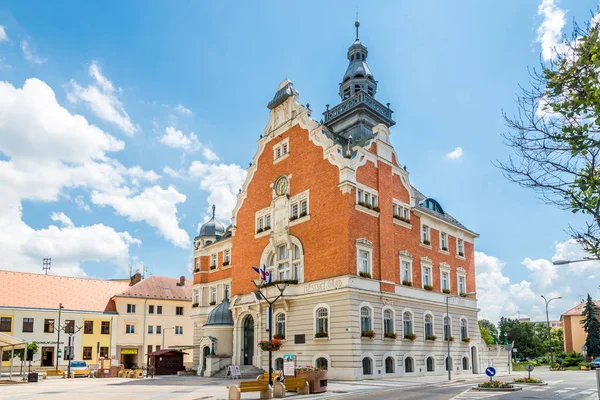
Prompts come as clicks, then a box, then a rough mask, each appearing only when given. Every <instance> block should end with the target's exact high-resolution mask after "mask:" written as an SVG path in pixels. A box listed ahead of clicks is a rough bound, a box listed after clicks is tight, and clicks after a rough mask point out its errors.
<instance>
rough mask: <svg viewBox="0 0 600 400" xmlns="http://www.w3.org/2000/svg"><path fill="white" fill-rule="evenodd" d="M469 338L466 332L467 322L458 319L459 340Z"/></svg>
mask: <svg viewBox="0 0 600 400" xmlns="http://www.w3.org/2000/svg"><path fill="white" fill-rule="evenodd" d="M468 337H469V331H468V330H467V320H466V319H464V318H461V319H460V340H465V339H466V338H468Z"/></svg>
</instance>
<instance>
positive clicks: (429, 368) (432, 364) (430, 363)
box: [427, 357, 435, 372]
mask: <svg viewBox="0 0 600 400" xmlns="http://www.w3.org/2000/svg"><path fill="white" fill-rule="evenodd" d="M433 371H435V360H434V359H433V357H427V372H433Z"/></svg>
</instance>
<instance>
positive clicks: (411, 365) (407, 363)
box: [404, 357, 415, 372]
mask: <svg viewBox="0 0 600 400" xmlns="http://www.w3.org/2000/svg"><path fill="white" fill-rule="evenodd" d="M404 372H415V362H414V360H413V359H412V357H406V360H404Z"/></svg>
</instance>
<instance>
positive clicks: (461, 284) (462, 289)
mask: <svg viewBox="0 0 600 400" xmlns="http://www.w3.org/2000/svg"><path fill="white" fill-rule="evenodd" d="M458 293H459V294H463V293H467V288H466V285H465V277H464V276H459V277H458Z"/></svg>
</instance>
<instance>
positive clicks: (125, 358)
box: [120, 347, 141, 369]
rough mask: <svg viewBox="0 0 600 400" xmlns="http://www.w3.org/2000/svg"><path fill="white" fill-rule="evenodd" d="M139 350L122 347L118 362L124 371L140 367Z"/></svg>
mask: <svg viewBox="0 0 600 400" xmlns="http://www.w3.org/2000/svg"><path fill="white" fill-rule="evenodd" d="M139 353H140V351H139V349H138V348H136V347H122V348H121V351H120V356H121V358H120V361H121V364H123V366H124V367H125V369H132V368H136V367H138V366H140V365H141V364H140V362H139V358H138V357H139Z"/></svg>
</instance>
